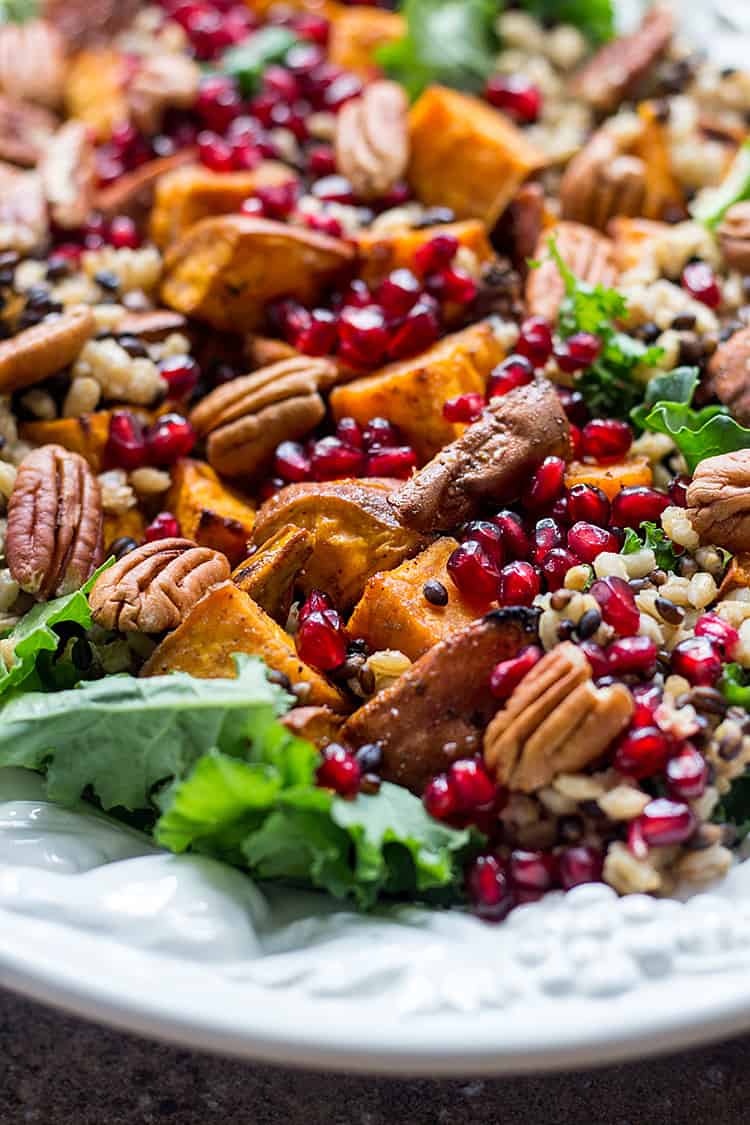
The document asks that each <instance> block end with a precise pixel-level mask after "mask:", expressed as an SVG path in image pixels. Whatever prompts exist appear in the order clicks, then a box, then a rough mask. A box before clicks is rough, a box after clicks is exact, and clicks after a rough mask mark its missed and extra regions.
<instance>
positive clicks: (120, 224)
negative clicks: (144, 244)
mask: <svg viewBox="0 0 750 1125" xmlns="http://www.w3.org/2000/svg"><path fill="white" fill-rule="evenodd" d="M108 241H109V243H110V244H111V245H112V246H114V247H115V249H116V250H137V249H138V247H139V246H140V244H141V239H140V236H139V234H138V228H137V227H136V225H135V223H134V222H133V220H132V219H131V218H130V216H129V215H116V216H115V217H114V219H112V222H111V223H110V224H109V234H108Z"/></svg>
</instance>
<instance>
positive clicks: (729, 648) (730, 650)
mask: <svg viewBox="0 0 750 1125" xmlns="http://www.w3.org/2000/svg"><path fill="white" fill-rule="evenodd" d="M693 631H694V633H695V635H696V637H708V639H709V640H710V641H713V643H714V644H715V645H716V647H717V648H718V649H719V652H721V654H722V656H724V658H725V659H726V660H731V659H732V657H733V654H734V650H735V649H736V647H737V645H738V644H739V643H740V635H739V633H738V632H737V630H736V629H735V628H734V626H733V625H730V624H729V622H728V621H725V620H724V618H723V617H719V615H718V613H702V614H701V616H700V617H699V618H698V620H697V621H696V623H695V629H694V630H693Z"/></svg>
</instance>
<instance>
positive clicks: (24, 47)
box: [0, 19, 65, 108]
mask: <svg viewBox="0 0 750 1125" xmlns="http://www.w3.org/2000/svg"><path fill="white" fill-rule="evenodd" d="M64 83H65V41H64V39H63V37H62V35H61V34H60V32H59V31H58V29H57V28H56V27H55V26H54V25H53V24H51V23H49V21H48V20H40V19H36V20H27V22H26V23H12V22H8V23H4V24H3V25H2V26H0V90H2V92H3V93H4V94H7V95H8V96H9V97H11V98H19V99H20V100H21V101H27V102H34V103H36V104H38V105H44V106H50V107H52V108H54V107H55V106H57V105H58V104H59V103H60V101H61V99H62V94H63V86H64Z"/></svg>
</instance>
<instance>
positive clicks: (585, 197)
mask: <svg viewBox="0 0 750 1125" xmlns="http://www.w3.org/2000/svg"><path fill="white" fill-rule="evenodd" d="M646 186H647V185H646V165H645V163H644V162H643V160H641V158H640V157H639V156H628V155H625V154H623V153H622V151H621V142H620V140H619V138H617V137H615V136H614V135H613V134H612V133H610V132H608V131H607V130H606V129H600V130H599V132H598V133H594V135H593V137H592V138H591V140H590V141H589V142H588V144H586V145H585V146H584V147H583V148H582V149H581V151H580V152H579V153H578V155H577V156H575V157H574V158H573V159H572V160H571V162H570V164H569V165H568V167H567V168H566V170H565V174H564V176H563V178H562V180H561V182H560V208H561V211H562V216H563V218H564V219H575V220H577V221H578V222H579V223H585V224H587V225H588V226H590V227H596V228H597V229H599V230H604V228H605V227H606V225H607V223H608V222H609V220H610V219H611V218H613V217H614V216H615V215H643V214H644V213H645V210H644V209H645V203H646Z"/></svg>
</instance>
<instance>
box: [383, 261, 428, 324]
mask: <svg viewBox="0 0 750 1125" xmlns="http://www.w3.org/2000/svg"><path fill="white" fill-rule="evenodd" d="M421 292H422V286H421V285H420V284H419V281H418V280H417V278H416V277H415V276H414V274H413V273H412V272H411V270H405V269H401V270H394V271H393V273H389V274H388V276H387V277H386V278H384V279H383V281H381V283H380V285H379V286H378V289H377V298H378V301H379V303H380V306H381V308H383V309H384V310H385V313H386V315H387V316H392V317H399V316H406V314H407V313H408V312H409V310H410V309H411V308H413V307H414V305H415V304H416V302H417V299H418V298H419V295H420V293H421Z"/></svg>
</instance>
